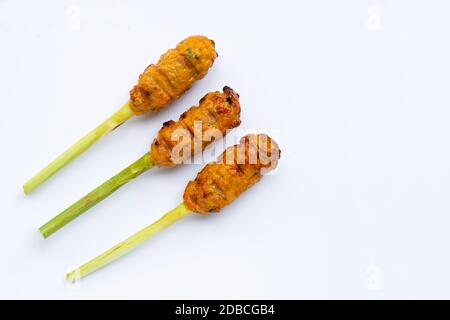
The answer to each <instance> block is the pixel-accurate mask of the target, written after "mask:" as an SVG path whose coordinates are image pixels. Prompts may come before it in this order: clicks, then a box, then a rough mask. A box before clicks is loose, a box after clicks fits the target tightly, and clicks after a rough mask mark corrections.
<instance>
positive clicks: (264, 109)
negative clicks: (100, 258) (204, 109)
mask: <svg viewBox="0 0 450 320" xmlns="http://www.w3.org/2000/svg"><path fill="white" fill-rule="evenodd" d="M449 10H450V3H449V2H448V1H445V0H442V1H425V0H424V1H411V0H403V1H401V0H395V1H392V0H391V1H387V0H386V1H376V0H371V1H367V0H353V1H317V0H310V1H270V2H267V1H258V2H256V1H254V2H253V1H242V0H241V1H234V0H227V1H225V2H224V1H221V2H219V1H217V2H215V1H194V0H191V1H177V2H175V1H144V0H142V1H106V0H104V1H91V0H89V1H88V0H86V1H76V0H70V1H69V0H67V1H58V0H55V1H44V0H41V1H12V0H1V1H0V97H1V101H2V102H1V111H2V114H1V118H0V125H1V126H0V139H1V146H2V149H3V152H2V157H1V168H2V179H1V184H0V194H1V199H2V201H1V209H0V221H1V222H0V225H1V229H2V231H1V233H0V243H1V246H2V247H1V263H0V298H60V299H70V298H450V276H449V272H448V270H449V269H450V258H449V255H448V245H449V241H450V234H449V232H448V230H449V225H450V217H449V215H450V202H449V192H450V169H449V163H450V151H449V148H448V140H449V137H450V126H449V119H450V109H449V102H450V96H449V94H448V92H449V91H448V90H449V89H448V88H449V86H450V76H449V74H450V63H449V57H450V50H449V41H448V40H449V30H450V22H449V20H448V12H449ZM197 33H199V34H205V35H207V36H209V37H211V38H213V39H214V40H215V41H216V44H217V50H218V52H219V55H220V56H219V58H218V59H217V60H216V63H215V64H214V67H213V68H212V69H211V70H210V72H209V74H208V76H207V77H206V78H205V79H204V80H202V81H200V82H199V83H197V84H196V85H195V87H194V88H193V89H192V90H190V91H189V92H188V93H187V94H186V95H185V96H183V97H182V98H181V99H180V100H179V101H178V102H176V103H175V104H173V105H172V106H171V107H170V108H168V109H167V110H166V111H164V112H162V113H160V114H158V115H156V116H149V117H145V118H140V119H135V120H133V121H130V122H129V123H127V124H126V125H124V126H123V127H121V128H120V129H118V130H116V131H115V132H114V133H113V134H111V135H110V136H108V137H107V138H105V139H103V140H102V141H101V142H100V143H98V144H96V145H95V146H94V147H93V148H92V149H91V150H89V152H87V153H85V154H84V155H83V156H82V157H80V158H79V159H77V160H76V161H75V162H73V163H72V164H71V165H70V166H69V167H67V168H65V170H63V171H62V172H60V173H59V174H58V175H57V176H55V177H54V178H53V179H51V180H50V181H48V182H47V183H46V184H45V185H43V186H42V187H41V188H40V189H38V190H37V191H36V192H35V193H34V194H32V195H31V196H29V197H26V196H24V195H23V194H22V191H21V185H22V184H23V183H24V182H25V181H26V180H27V179H28V178H30V177H31V176H32V175H33V174H34V173H36V172H37V171H38V170H39V169H41V168H42V167H43V166H44V165H45V164H47V163H48V162H49V161H50V160H52V158H53V157H55V156H56V155H58V154H59V153H60V152H62V151H63V150H65V149H66V147H68V146H69V145H70V144H71V143H73V142H74V141H75V140H77V139H78V138H80V137H81V136H82V135H83V134H85V133H87V132H88V131H89V130H90V129H92V128H93V127H94V126H95V125H97V124H99V123H100V122H101V121H102V120H104V119H105V118H106V117H107V116H109V115H110V114H111V113H112V112H114V111H115V110H116V109H117V108H119V107H120V106H121V105H122V103H123V102H125V101H126V100H127V98H128V91H129V90H130V88H131V87H132V85H133V84H134V83H135V82H136V81H137V77H138V75H139V73H140V72H141V71H143V70H144V68H145V67H146V66H147V65H148V64H149V63H151V62H155V61H157V59H158V57H159V55H160V54H161V53H163V52H165V51H166V50H167V49H168V48H171V47H173V46H175V45H176V44H177V43H178V42H179V41H180V40H181V39H183V38H184V37H186V36H188V35H191V34H197ZM224 85H229V86H231V87H233V88H234V89H236V91H238V92H239V93H240V95H241V103H242V107H243V111H242V125H241V128H240V129H242V130H250V131H254V130H263V131H268V132H269V133H272V134H274V136H276V137H277V139H278V141H279V144H280V146H281V149H282V151H283V152H282V158H281V161H280V167H279V170H278V171H277V173H276V174H274V175H272V176H269V177H266V178H265V179H263V181H262V182H261V183H260V184H258V185H257V186H255V187H254V188H253V189H252V190H250V191H249V192H247V193H246V194H245V195H243V196H242V197H240V198H239V200H238V201H236V202H235V203H233V205H231V206H229V207H227V208H226V209H225V210H223V212H222V213H221V214H220V215H217V216H211V217H207V218H202V217H197V216H192V217H190V218H188V219H185V220H184V221H182V222H180V223H178V224H177V225H175V226H173V227H172V228H170V229H169V230H166V231H165V232H164V233H162V234H161V235H160V236H157V237H156V238H154V239H153V240H151V241H150V242H148V243H146V244H145V245H143V246H142V247H140V248H139V249H137V250H135V251H134V252H133V253H131V254H129V255H128V256H126V257H124V258H122V259H121V260H120V261H117V262H116V263H114V264H112V265H110V266H108V267H107V268H104V269H103V270H101V271H100V272H97V273H95V274H94V275H92V276H90V277H88V278H86V279H85V280H83V281H82V282H81V284H79V285H75V286H73V285H68V284H66V282H65V281H64V275H65V272H66V271H68V270H69V269H71V268H72V267H74V266H77V265H79V264H80V263H83V262H86V261H87V260H88V259H90V258H92V257H94V256H95V255H97V254H99V253H100V252H102V251H104V250H105V249H107V248H109V247H110V246H112V245H114V244H116V243H117V242H118V241H120V240H122V239H124V238H125V237H127V236H128V235H130V234H131V233H133V232H135V231H137V230H138V229H140V228H142V227H144V226H145V225H147V224H149V223H151V222H152V221H154V220H155V219H156V218H158V217H159V216H160V215H162V214H163V213H164V212H166V211H167V210H168V209H171V208H172V207H174V206H175V205H177V204H178V203H179V202H180V201H181V199H182V193H183V190H184V187H185V185H186V183H187V181H188V180H189V179H191V178H193V177H194V176H195V174H196V172H197V171H198V170H199V169H200V168H201V167H202V166H201V165H190V166H184V167H180V168H178V169H175V170H171V171H168V170H166V171H165V170H159V171H158V170H153V171H152V172H149V173H147V174H145V175H143V176H141V177H140V178H139V179H137V180H136V181H134V182H132V183H130V184H128V185H127V186H126V187H124V188H122V189H121V190H119V191H118V192H116V193H115V194H114V195H113V196H111V197H110V198H108V199H107V200H106V201H104V202H103V203H101V204H100V205H97V206H96V207H95V208H94V209H92V210H90V211H89V212H88V213H86V214H85V215H84V216H82V217H81V218H79V219H77V220H76V221H75V222H73V223H71V224H70V225H69V226H67V227H66V228H64V230H63V231H60V232H58V233H57V234H55V235H54V236H53V237H51V238H50V239H48V240H43V239H42V238H41V236H40V235H39V233H38V231H37V228H38V227H39V226H40V225H41V224H43V223H44V222H46V221H47V220H48V219H49V218H51V217H53V216H54V215H55V214H57V213H58V212H59V211H61V210H62V209H64V208H65V207H67V206H68V205H69V204H71V203H72V202H73V201H74V200H76V199H78V198H79V197H80V196H82V195H84V194H85V193H86V192H87V191H89V190H91V189H92V188H93V187H95V186H97V185H98V184H99V183H100V182H102V181H104V180H105V179H106V178H109V177H110V176H111V175H113V174H115V173H116V172H118V171H119V170H120V169H121V168H123V167H124V166H126V165H128V164H129V163H131V162H132V161H134V160H135V159H137V158H138V157H139V156H141V155H142V154H143V153H144V152H146V151H147V149H148V147H149V145H150V143H151V141H152V139H153V136H154V135H155V133H156V132H157V130H158V129H159V128H160V126H161V123H162V122H163V121H166V120H168V119H177V118H178V116H179V114H180V113H181V112H182V111H184V110H185V109H187V107H189V106H191V105H193V104H196V103H197V101H198V100H199V99H200V98H201V97H202V96H203V94H205V93H206V92H208V91H211V90H216V89H221V88H222V87H223V86H224ZM236 134H238V135H241V134H242V131H236ZM231 143H232V142H231V141H229V142H228V144H231Z"/></svg>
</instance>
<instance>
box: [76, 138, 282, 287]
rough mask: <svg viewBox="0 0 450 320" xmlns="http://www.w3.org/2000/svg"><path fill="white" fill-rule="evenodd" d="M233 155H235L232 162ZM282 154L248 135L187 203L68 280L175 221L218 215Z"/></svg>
mask: <svg viewBox="0 0 450 320" xmlns="http://www.w3.org/2000/svg"><path fill="white" fill-rule="evenodd" d="M231 155H236V157H233V158H231V159H230V157H231ZM280 155H281V152H280V149H279V148H278V145H277V144H276V142H275V141H274V140H272V139H271V138H270V137H269V136H267V135H265V134H258V135H247V136H245V137H244V138H242V139H241V143H240V144H239V145H238V146H233V147H230V148H228V149H227V150H226V151H225V152H224V153H223V154H222V156H221V157H220V158H219V160H218V161H217V162H213V163H210V164H208V165H206V167H205V168H204V169H203V170H202V171H200V173H199V174H198V175H197V177H196V178H195V180H193V181H191V182H189V183H188V185H187V187H186V189H185V191H184V201H185V202H184V203H181V204H180V205H178V206H177V207H176V208H175V209H173V210H171V211H169V212H168V213H166V214H165V215H164V216H162V217H161V218H160V219H159V220H158V221H156V222H154V223H153V224H151V225H149V226H147V227H145V228H144V229H142V230H140V231H139V232H137V233H135V234H134V235H132V236H131V237H129V238H128V239H126V240H124V241H122V242H121V243H119V244H118V245H116V246H114V247H113V248H111V249H109V250H107V251H105V252H104V253H102V254H101V255H99V256H97V257H96V258H94V259H92V260H91V261H89V262H87V263H85V264H83V265H82V266H81V267H79V268H77V269H75V270H73V271H71V272H69V273H68V274H67V280H69V281H76V280H78V279H80V278H82V277H84V276H86V275H88V274H90V273H92V272H94V271H96V270H98V269H100V268H101V267H103V266H105V265H107V264H108V263H110V262H112V261H114V260H116V259H118V258H120V257H121V256H122V255H124V254H126V253H127V252H129V251H131V250H132V249H134V248H135V247H137V246H138V245H140V244H141V243H143V242H144V241H146V240H148V239H149V238H151V237H152V236H154V235H155V234H157V233H159V232H160V231H162V230H163V229H165V228H167V227H168V226H170V225H172V224H173V223H175V222H176V221H178V220H180V219H182V218H184V217H186V216H187V215H189V214H190V213H192V212H198V213H201V214H204V213H206V212H211V211H219V210H220V209H221V208H223V207H224V206H225V205H227V204H230V203H231V202H232V201H234V200H235V199H236V198H237V197H238V196H239V195H240V194H241V193H242V192H244V191H245V190H247V189H248V188H250V187H251V186H252V185H254V184H255V183H256V182H258V181H259V180H260V179H261V176H262V175H263V174H264V173H266V172H269V171H270V170H273V169H275V168H276V166H277V164H278V160H279V158H280Z"/></svg>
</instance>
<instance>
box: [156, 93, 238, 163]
mask: <svg viewBox="0 0 450 320" xmlns="http://www.w3.org/2000/svg"><path fill="white" fill-rule="evenodd" d="M240 114H241V107H240V104H239V95H238V94H237V93H236V92H234V91H233V89H231V88H229V87H224V88H223V93H221V92H219V91H215V92H210V93H208V94H206V95H205V96H204V97H203V98H202V99H201V100H200V102H199V106H194V107H191V108H190V109H189V110H188V111H186V112H184V113H183V114H182V115H181V116H180V118H179V120H178V121H177V122H175V121H168V122H166V123H164V124H163V127H162V128H161V129H160V130H159V132H158V135H157V137H156V138H155V140H154V141H153V143H152V146H151V149H150V153H151V157H152V160H153V161H154V162H155V164H156V165H157V166H159V167H173V166H176V165H177V164H180V163H182V162H183V161H186V160H187V159H188V158H190V157H191V156H193V155H194V154H195V153H197V152H200V151H202V150H204V149H205V148H206V146H207V145H208V144H210V143H211V142H213V141H214V138H220V137H222V136H223V135H225V134H226V133H227V130H230V129H232V128H234V127H237V126H238V125H239V124H240V123H241V120H240ZM195 131H196V132H195ZM194 133H195V135H194ZM194 137H195V138H197V139H198V141H194ZM211 137H213V139H210V138H211Z"/></svg>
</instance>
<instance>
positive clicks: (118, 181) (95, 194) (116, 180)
mask: <svg viewBox="0 0 450 320" xmlns="http://www.w3.org/2000/svg"><path fill="white" fill-rule="evenodd" d="M153 166H154V162H153V160H152V159H151V156H150V152H147V153H146V154H144V155H143V156H142V157H141V158H139V159H138V160H137V161H135V162H133V163H132V164H131V165H129V166H128V167H126V168H125V169H123V170H122V171H120V172H119V173H118V174H116V175H115V176H114V177H112V178H110V179H109V180H108V181H106V182H104V183H103V184H101V185H100V186H98V187H97V188H95V189H94V190H92V191H91V192H89V193H88V194H87V195H85V196H84V197H83V198H81V199H80V200H78V201H77V202H75V203H74V204H72V205H71V206H70V207H68V208H67V209H66V210H64V211H63V212H61V213H60V214H59V215H57V216H56V217H54V218H53V219H52V220H50V221H49V222H47V223H46V224H44V225H43V226H42V227H40V228H39V231H40V232H41V234H42V235H43V236H44V238H48V237H49V236H51V235H52V234H53V233H55V232H56V231H58V230H59V229H61V228H62V227H64V226H65V225H66V224H68V223H69V222H70V221H72V220H74V219H75V218H77V217H78V216H80V215H81V214H82V213H83V212H85V211H87V210H88V209H89V208H92V207H93V206H94V205H96V204H97V203H99V202H100V201H102V200H103V199H105V198H106V197H108V196H109V195H110V194H111V193H113V192H114V191H116V190H117V189H119V188H120V187H121V186H123V185H124V184H126V183H127V182H129V181H131V180H133V179H134V178H136V177H138V176H139V175H141V174H142V173H144V172H145V171H147V170H150V169H151V168H153Z"/></svg>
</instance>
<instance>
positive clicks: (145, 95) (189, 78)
mask: <svg viewBox="0 0 450 320" xmlns="http://www.w3.org/2000/svg"><path fill="white" fill-rule="evenodd" d="M216 57H217V53H216V50H215V44H214V41H213V40H210V39H208V38H207V37H204V36H192V37H188V38H186V39H185V40H183V41H182V42H180V43H179V44H178V45H177V47H176V48H175V49H170V50H169V51H167V52H166V53H165V54H163V55H162V56H161V58H160V59H159V62H158V63H157V64H152V65H150V66H148V67H147V68H146V69H145V71H144V72H143V73H142V74H141V76H140V77H139V81H138V84H137V85H136V86H135V87H134V88H133V89H132V90H131V92H130V100H129V101H127V102H126V103H125V104H124V105H123V107H122V108H120V109H119V110H118V111H117V112H115V113H114V114H113V115H112V116H111V117H109V118H108V119H107V120H106V121H104V122H103V123H102V124H100V125H99V126H98V127H96V128H95V129H94V130H92V131H91V132H89V133H88V134H87V135H85V136H84V137H83V138H81V139H80V140H79V141H77V142H76V143H75V144H74V145H72V146H71V147H70V148H69V149H67V150H66V151H65V152H64V153H62V154H61V155H60V156H58V157H57V158H56V159H55V160H53V161H52V162H51V163H50V164H48V165H47V166H46V167H45V168H44V169H42V170H41V171H39V172H38V173H37V174H36V175H34V176H33V177H32V178H31V179H30V180H28V181H27V182H26V183H25V184H24V185H23V191H24V192H25V193H26V194H29V193H31V192H32V191H33V190H35V189H36V188H37V187H38V186H40V185H41V184H42V183H44V182H45V181H46V180H47V179H48V178H50V177H51V176H52V175H54V174H55V173H56V172H58V171H59V170H60V169H62V168H63V167H64V166H65V165H67V164H68V163H69V162H71V161H72V160H74V159H75V158H76V157H78V156H79V155H80V154H82V153H83V152H84V151H86V150H87V149H89V148H90V147H91V146H92V145H93V144H94V143H95V142H96V141H98V140H99V139H100V138H102V137H103V136H105V135H106V134H108V133H109V132H111V131H113V130H114V129H115V128H117V127H119V126H120V125H121V124H123V123H124V122H126V121H127V120H129V119H130V118H132V117H133V116H135V115H142V114H144V113H147V112H150V111H159V110H161V109H162V108H164V107H166V106H167V105H168V104H169V103H170V102H172V101H174V100H176V99H178V98H179V97H180V96H181V95H182V94H183V93H184V92H186V90H188V89H189V88H190V87H191V86H192V85H193V84H194V82H195V81H197V80H199V79H201V78H203V77H204V76H205V75H206V73H207V72H208V69H209V68H210V67H211V66H212V64H213V62H214V60H215V58H216Z"/></svg>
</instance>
